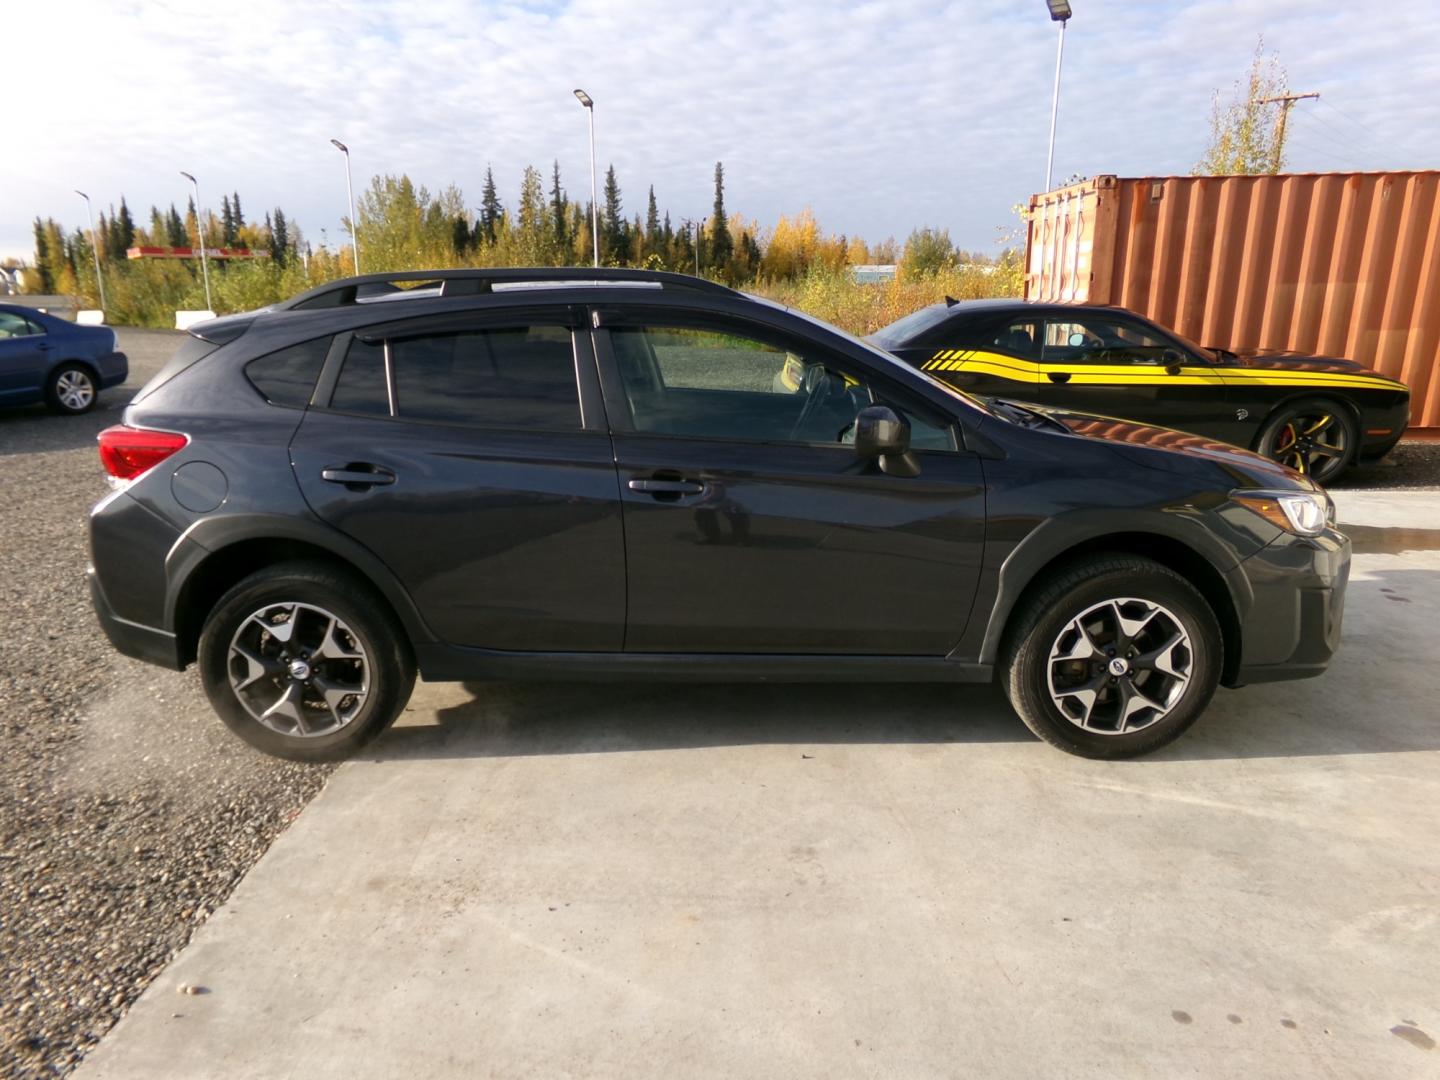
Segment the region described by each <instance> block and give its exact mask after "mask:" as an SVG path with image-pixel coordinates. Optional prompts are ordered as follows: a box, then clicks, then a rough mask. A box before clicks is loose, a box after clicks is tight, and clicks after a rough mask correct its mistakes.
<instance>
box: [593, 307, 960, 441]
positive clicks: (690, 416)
mask: <svg viewBox="0 0 1440 1080" xmlns="http://www.w3.org/2000/svg"><path fill="white" fill-rule="evenodd" d="M610 342H611V349H612V351H613V353H614V355H615V362H616V365H617V367H618V368H619V373H620V379H621V382H622V384H623V385H624V389H625V395H626V399H627V403H628V405H629V407H630V415H631V420H632V423H633V424H634V427H635V430H636V431H640V432H645V433H649V434H657V435H675V436H681V437H687V438H713V439H728V440H740V441H746V442H774V443H806V444H820V445H831V446H834V445H848V444H850V443H853V442H854V437H855V418H856V415H857V414H858V413H859V412H860V410H861V409H863V408H865V407H866V406H868V405H871V404H875V403H877V402H880V401H882V400H883V398H882V396H879V395H876V394H874V393H873V392H872V391H871V389H870V388H869V387H868V386H867V385H866V384H865V383H863V382H861V381H859V380H857V379H855V378H854V377H853V376H850V375H848V374H846V373H844V372H841V371H839V370H836V369H835V368H833V367H831V366H827V365H826V364H825V363H824V362H823V361H822V360H821V359H820V358H818V357H815V356H806V355H804V354H802V353H800V352H796V351H794V350H792V349H786V348H782V347H780V346H777V345H775V344H772V343H769V342H765V341H760V340H757V339H755V338H751V337H747V336H744V335H738V334H734V333H729V332H722V331H718V330H701V329H695V328H690V327H673V326H651V327H618V328H615V329H612V330H611V331H610ZM884 403H885V404H891V405H892V407H896V408H899V406H896V405H894V404H893V403H891V402H889V401H885V402H884ZM900 411H902V412H903V413H905V415H906V416H907V419H909V420H910V423H911V441H912V445H914V446H915V448H916V449H945V450H951V449H954V447H955V442H954V436H953V434H952V433H951V430H950V427H949V425H948V424H945V423H943V422H942V423H933V422H931V421H929V420H927V419H923V418H921V417H919V416H918V415H915V414H914V413H913V411H911V410H905V409H900Z"/></svg>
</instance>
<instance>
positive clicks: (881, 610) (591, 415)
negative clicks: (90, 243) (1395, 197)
mask: <svg viewBox="0 0 1440 1080" xmlns="http://www.w3.org/2000/svg"><path fill="white" fill-rule="evenodd" d="M100 453H101V457H102V460H103V462H104V464H105V466H106V468H107V469H108V471H109V472H110V474H111V476H112V479H113V483H114V485H115V486H116V488H117V490H115V491H114V492H113V493H112V494H110V495H109V496H108V497H107V498H105V499H104V500H102V501H101V502H100V503H99V504H98V505H97V506H96V507H95V509H94V511H93V512H92V515H91V521H90V530H91V546H92V552H93V568H92V569H91V571H90V585H91V590H92V594H93V597H94V602H95V608H96V611H97V612H98V614H99V617H100V621H101V624H102V625H103V626H104V628H105V631H106V633H107V634H108V635H109V637H110V639H111V640H112V641H113V642H114V644H115V646H116V647H117V648H118V649H120V651H122V652H124V653H126V654H128V655H130V656H135V657H139V658H141V659H144V660H148V661H151V662H154V663H158V664H163V665H166V666H168V667H172V668H184V667H186V666H187V665H189V664H191V663H197V664H198V667H199V669H200V676H201V679H202V681H203V683H204V686H205V689H206V692H207V693H208V695H209V697H210V700H211V701H212V702H213V704H214V706H215V708H216V711H217V712H218V713H219V714H220V716H221V718H222V719H223V720H224V721H225V722H226V723H227V724H228V725H229V726H230V727H231V728H233V729H234V731H235V732H236V733H237V734H239V735H240V736H241V737H243V738H244V739H246V740H248V741H249V742H251V743H252V744H254V745H255V746H257V747H259V748H261V749H263V750H265V751H268V752H270V753H274V754H279V755H283V756H287V757H292V758H300V759H311V760H317V759H329V758H335V757H339V756H342V755H344V754H346V753H349V752H351V751H353V750H354V749H355V748H356V747H358V746H360V745H362V744H364V743H365V742H366V741H367V740H369V739H371V738H373V737H374V736H375V735H377V734H378V733H379V732H381V731H382V730H383V729H384V728H385V726H386V725H387V724H389V723H390V722H391V721H392V720H393V719H394V717H395V716H396V714H397V713H398V712H399V711H400V709H401V708H402V707H403V706H404V704H405V701H406V699H407V697H408V696H409V694H410V690H411V686H412V683H413V680H414V677H415V675H416V673H417V671H418V673H419V674H420V675H421V676H423V677H424V678H426V679H432V680H450V679H466V680H472V679H546V680H551V679H615V678H631V679H670V678H683V679H687V680H694V679H725V680H731V679H787V680H812V679H813V680H837V679H839V680H846V679H848V680H857V681H875V680H890V681H909V680H941V681H952V682H977V681H985V680H990V679H993V678H996V677H998V678H1000V679H1001V680H1002V681H1003V683H1004V686H1005V688H1006V690H1007V692H1008V694H1009V697H1010V700H1011V701H1012V702H1013V703H1014V706H1015V708H1016V710H1017V711H1018V712H1019V714H1020V716H1021V717H1022V718H1023V719H1024V720H1025V722H1026V723H1027V724H1028V725H1029V726H1030V727H1031V728H1032V730H1034V731H1035V732H1036V733H1037V734H1038V735H1040V736H1041V737H1043V738H1045V739H1047V740H1049V741H1050V742H1052V743H1054V744H1055V745H1057V746H1059V747H1062V748H1063V749H1066V750H1069V751H1071V752H1074V753H1079V754H1086V755H1090V756H1096V757H1119V756H1125V755H1133V754H1137V753H1142V752H1145V751H1147V750H1151V749H1154V748H1155V747H1158V746H1160V745H1162V744H1164V743H1166V742H1168V741H1169V740H1171V739H1173V738H1175V737H1176V736H1178V735H1179V734H1180V733H1181V732H1182V731H1184V730H1185V729H1186V728H1187V727H1188V726H1189V725H1190V724H1191V723H1192V722H1193V721H1194V720H1195V719H1196V717H1197V716H1198V715H1199V714H1200V713H1201V712H1202V711H1203V709H1204V708H1205V705H1206V703H1207V702H1208V701H1209V699H1210V697H1211V695H1212V693H1213V691H1214V689H1215V687H1216V686H1217V684H1222V683H1223V684H1224V685H1227V686H1238V685H1240V684H1242V683H1245V682H1247V681H1248V682H1254V681H1263V680H1270V679H1291V678H1303V677H1306V676H1311V675H1318V674H1319V673H1320V672H1321V671H1322V670H1323V669H1324V668H1325V665H1326V663H1327V662H1328V660H1329V658H1330V656H1331V653H1332V652H1333V650H1334V649H1335V647H1336V645H1337V644H1338V641H1339V635H1340V615H1341V608H1342V598H1343V593H1344V588H1345V581H1346V575H1347V572H1348V567H1349V544H1348V542H1347V541H1346V539H1345V538H1344V537H1343V536H1342V535H1340V534H1339V533H1337V532H1336V531H1335V530H1334V528H1333V508H1332V505H1331V503H1330V500H1329V498H1328V496H1326V494H1325V493H1324V492H1323V491H1322V490H1321V489H1320V488H1318V487H1317V486H1316V485H1315V484H1314V483H1313V482H1311V481H1310V480H1309V479H1307V478H1305V477H1303V476H1300V475H1298V474H1296V473H1294V472H1291V471H1290V470H1288V469H1285V468H1283V467H1282V466H1280V465H1278V464H1276V463H1274V462H1272V461H1268V460H1266V459H1264V458H1261V457H1258V456H1256V455H1254V454H1251V453H1248V452H1246V451H1243V450H1239V449H1236V448H1234V447H1231V446H1226V445H1224V444H1221V443H1215V442H1210V441H1207V440H1205V439H1203V438H1200V437H1197V436H1193V435H1185V434H1182V433H1180V432H1175V431H1169V430H1165V429H1160V428H1150V427H1144V426H1141V425H1136V424H1131V423H1126V422H1123V421H1118V420H1110V419H1105V418H1102V417H1095V416H1090V415H1086V414H1078V413H1073V412H1069V411H1066V410H1061V409H1053V408H1046V407H1043V406H1036V405H1028V404H1022V403H1018V402H1011V401H1006V400H1002V399H998V398H990V399H982V398H976V397H971V396H969V395H967V394H965V393H964V392H962V391H958V390H956V389H954V388H952V387H950V386H947V385H945V384H943V383H941V382H938V381H936V380H935V379H933V378H931V377H930V376H928V375H926V374H924V373H922V372H919V371H917V370H915V369H914V368H912V367H910V366H908V365H906V364H904V363H901V362H899V361H898V360H896V359H895V358H894V357H892V356H891V355H890V354H888V353H885V352H882V351H880V350H878V349H876V348H874V347H872V346H870V345H866V344H865V343H863V342H861V341H859V340H857V339H855V338H853V337H850V336H849V335H847V334H844V333H842V332H841V331H839V330H836V329H835V328H833V327H830V326H827V325H824V324H822V323H819V322H817V321H815V320H813V319H810V318H808V317H806V316H804V315H802V314H799V313H798V312H795V311H791V310H787V309H784V308H781V307H779V306H777V305H775V304H772V303H769V302H767V301H764V300H760V299H756V298H754V297H749V296H745V295H742V294H740V293H737V292H734V291H732V290H730V289H727V288H725V287H723V286H721V285H717V284H714V283H711V282H707V281H703V280H699V279H695V278H688V277H684V276H681V275H675V274H665V273H646V272H640V271H620V270H461V271H436V272H430V273H410V274H389V275H370V276H367V277H360V278H351V279H347V280H344V281H339V282H334V283H331V284H328V285H324V286H321V287H319V288H316V289H313V290H311V291H310V292H307V293H304V294H302V295H300V296H298V297H295V298H294V299H293V300H290V301H288V302H286V303H283V304H280V305H278V306H276V307H274V308H270V309H266V310H263V311H259V312H254V313H251V314H246V315H237V316H232V317H230V318H224V319H218V320H215V321H213V322H209V323H204V324H201V325H199V326H197V327H195V328H194V329H193V330H192V331H191V336H190V338H189V339H188V340H187V341H186V342H185V344H184V346H183V347H182V348H181V349H180V350H179V352H178V353H177V354H176V356H175V357H174V359H172V360H171V361H170V362H169V363H168V364H167V365H166V366H165V368H164V369H163V370H162V371H161V372H160V373H159V374H158V375H157V376H156V377H155V378H154V379H153V380H151V382H150V383H149V384H148V385H147V386H146V387H145V388H144V389H143V390H142V391H141V393H140V394H139V395H138V396H137V397H136V398H135V400H134V402H133V403H132V404H131V405H130V406H129V408H128V409H127V410H126V413H125V417H124V424H123V425H121V426H119V427H114V428H110V429H108V430H107V431H105V432H103V433H102V434H101V435H100Z"/></svg>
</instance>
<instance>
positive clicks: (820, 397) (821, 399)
mask: <svg viewBox="0 0 1440 1080" xmlns="http://www.w3.org/2000/svg"><path fill="white" fill-rule="evenodd" d="M835 377H836V376H832V375H831V374H830V373H829V372H828V371H826V370H825V366H824V365H823V364H810V365H808V366H806V368H805V381H804V382H803V383H801V386H802V387H803V388H804V390H805V404H804V405H803V406H801V409H800V415H799V416H798V417H797V418H796V419H795V425H794V426H793V427H792V428H791V429H790V440H791V441H792V442H800V441H802V440H801V434H802V433H803V432H804V431H805V429H806V427H807V426H808V425H809V423H810V421H811V420H813V419H814V418H815V416H816V414H818V413H819V412H820V408H821V406H823V405H824V404H825V399H826V398H828V397H829V396H830V380H831V379H832V378H835Z"/></svg>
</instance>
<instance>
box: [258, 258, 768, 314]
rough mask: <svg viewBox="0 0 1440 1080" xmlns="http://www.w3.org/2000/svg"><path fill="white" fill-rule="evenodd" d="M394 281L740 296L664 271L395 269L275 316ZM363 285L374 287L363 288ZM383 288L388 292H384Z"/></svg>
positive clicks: (317, 293)
mask: <svg viewBox="0 0 1440 1080" xmlns="http://www.w3.org/2000/svg"><path fill="white" fill-rule="evenodd" d="M398 281H438V282H439V283H440V289H439V291H438V292H430V291H429V290H426V291H425V293H424V295H427V296H431V297H435V296H441V297H447V296H479V295H481V294H484V293H488V292H491V291H493V290H492V286H493V285H503V284H510V283H514V284H531V283H534V284H548V283H550V282H575V283H576V284H585V283H588V282H604V283H606V284H616V285H661V286H664V287H665V288H667V289H690V290H692V291H694V292H707V293H719V294H721V295H725V296H739V295H740V294H739V293H737V292H736V291H735V290H734V289H732V288H730V287H729V286H726V285H721V284H720V283H719V282H718V281H709V280H707V279H705V278H699V277H691V276H690V275H689V274H675V273H671V272H670V271H668V270H636V269H632V268H627V267H610V266H607V267H585V266H545V267H515V266H506V267H480V268H474V269H463V270H397V271H395V272H394V273H390V274H361V275H360V276H359V277H348V278H340V279H338V280H336V281H329V282H326V283H325V284H324V285H317V286H316V287H315V288H313V289H309V290H307V291H306V292H303V293H301V294H300V295H299V296H294V297H291V298H290V299H289V300H286V301H284V302H282V303H279V304H276V305H275V307H274V308H273V309H272V310H275V311H299V310H302V309H303V310H309V309H313V308H330V307H346V306H348V305H350V304H355V303H360V302H361V299H360V298H361V294H362V290H363V291H364V292H367V293H369V296H368V297H366V299H378V298H379V297H381V296H384V295H385V294H386V293H397V294H398V293H403V292H404V290H403V289H400V288H397V287H396V286H395V284H394V283H395V282H398ZM366 286H374V288H370V289H366ZM387 287H388V288H387Z"/></svg>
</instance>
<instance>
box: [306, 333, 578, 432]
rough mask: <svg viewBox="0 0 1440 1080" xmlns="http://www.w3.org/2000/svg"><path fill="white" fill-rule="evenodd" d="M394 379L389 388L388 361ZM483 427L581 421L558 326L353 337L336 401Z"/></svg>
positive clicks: (346, 406)
mask: <svg viewBox="0 0 1440 1080" xmlns="http://www.w3.org/2000/svg"><path fill="white" fill-rule="evenodd" d="M387 352H388V363H389V373H390V374H389V378H390V380H391V382H390V384H389V385H387V377H386V363H387ZM392 389H393V394H394V414H395V415H396V416H399V417H401V418H403V419H406V420H431V421H438V422H441V423H450V424H474V425H477V426H481V427H513V428H531V429H536V430H542V431H558V430H573V429H575V428H578V427H579V426H580V396H579V391H578V390H577V389H576V386H575V351H574V346H573V344H572V342H571V336H570V331H569V330H568V329H567V328H565V327H561V326H532V327H525V328H517V329H504V330H475V331H463V332H458V333H451V334H431V335H426V336H422V337H404V338H395V339H393V340H391V341H389V342H385V343H367V342H364V341H360V340H359V339H356V340H355V341H354V342H353V343H352V344H351V346H350V348H349V350H348V351H347V352H346V354H345V364H344V366H343V367H342V368H341V371H340V379H339V381H338V383H337V384H336V387H335V394H334V396H333V397H332V398H331V402H330V405H331V408H334V409H340V410H343V411H346V412H362V413H372V414H377V415H381V416H387V415H390V413H391V390H392Z"/></svg>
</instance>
